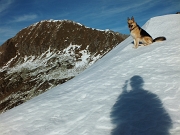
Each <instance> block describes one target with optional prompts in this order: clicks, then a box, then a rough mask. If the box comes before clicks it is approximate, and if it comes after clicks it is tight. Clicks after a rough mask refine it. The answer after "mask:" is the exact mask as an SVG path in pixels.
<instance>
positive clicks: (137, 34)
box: [127, 17, 166, 48]
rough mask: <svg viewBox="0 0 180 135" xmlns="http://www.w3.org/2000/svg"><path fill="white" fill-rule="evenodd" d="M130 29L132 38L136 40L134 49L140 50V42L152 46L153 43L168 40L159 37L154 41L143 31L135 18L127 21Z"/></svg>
mask: <svg viewBox="0 0 180 135" xmlns="http://www.w3.org/2000/svg"><path fill="white" fill-rule="evenodd" d="M127 23H128V27H129V30H130V32H131V36H132V37H133V39H134V48H138V46H139V42H141V43H142V44H143V45H144V46H147V45H149V44H152V43H153V42H157V41H163V40H166V38H165V37H157V38H155V39H154V40H153V38H152V37H151V36H150V35H149V34H148V33H147V32H146V31H145V30H143V29H142V28H141V27H140V26H139V25H137V23H136V22H135V20H134V17H131V19H129V17H128V19H127Z"/></svg>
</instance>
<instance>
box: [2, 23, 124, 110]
mask: <svg viewBox="0 0 180 135" xmlns="http://www.w3.org/2000/svg"><path fill="white" fill-rule="evenodd" d="M126 37H127V36H126V35H123V34H120V33H117V32H113V31H110V30H97V29H93V28H88V27H86V26H84V25H82V24H79V23H76V22H73V21H69V20H57V21H55V20H45V21H40V22H38V23H35V24H33V25H31V26H29V27H27V28H24V29H22V30H21V31H20V32H18V33H17V34H16V35H15V36H14V37H13V38H11V39H9V40H7V41H6V42H5V43H4V44H3V45H2V46H0V113H2V112H5V111H6V110H9V109H11V108H13V107H15V106H18V105H19V104H22V103H24V102H25V101H27V100H29V99H31V98H33V97H35V96H37V95H39V94H41V93H43V92H45V91H47V90H48V89H51V88H52V87H54V86H56V85H58V84H62V83H64V82H66V81H68V80H69V79H71V78H73V77H75V76H76V75H77V74H79V73H80V72H82V71H83V70H84V69H86V68H87V67H89V66H90V65H92V64H93V63H94V62H96V61H97V60H98V59H100V58H101V57H103V56H104V55H105V54H106V53H107V52H109V51H110V50H112V49H113V48H114V47H115V46H116V45H117V44H119V43H120V42H122V41H123V40H124V39H125V38H126Z"/></svg>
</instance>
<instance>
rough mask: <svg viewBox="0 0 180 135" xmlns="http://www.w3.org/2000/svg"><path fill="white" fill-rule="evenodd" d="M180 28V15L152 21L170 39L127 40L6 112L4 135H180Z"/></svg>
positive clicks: (0, 120)
mask: <svg viewBox="0 0 180 135" xmlns="http://www.w3.org/2000/svg"><path fill="white" fill-rule="evenodd" d="M136 21H137V22H138V20H136ZM179 24H180V15H178V14H176V15H166V16H160V17H154V18H152V19H150V20H149V21H148V22H147V23H146V24H145V25H144V27H143V28H144V29H145V30H146V31H147V32H148V33H149V34H150V35H151V36H152V37H153V38H155V37H158V36H165V37H166V38H167V40H166V41H162V42H155V43H153V44H151V45H150V46H146V47H144V46H141V47H139V48H138V49H133V48H132V46H133V44H132V41H133V39H132V38H131V37H129V38H127V39H126V40H125V41H123V42H122V43H121V44H119V45H118V46H117V47H115V48H114V49H113V50H112V51H110V52H109V53H108V54H107V55H105V56H104V57H103V58H102V59H100V60H98V61H97V62H96V63H95V64H93V65H92V66H91V67H89V68H88V69H86V70H85V71H84V72H82V73H81V74H79V75H78V76H76V77H75V78H73V79H72V80H70V81H68V82H66V83H64V84H62V85H59V86H57V87H55V88H53V89H51V90H49V91H47V92H45V93H44V94H41V95H40V96H37V97H35V98H33V99H32V100H30V101H28V102H26V103H24V104H22V105H20V106H18V107H16V108H13V109H12V110H9V111H7V112H5V113H4V114H1V115H0V133H1V135H180V83H179V82H180V38H179V37H180V25H179Z"/></svg>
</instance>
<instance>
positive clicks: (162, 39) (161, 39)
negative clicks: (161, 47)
mask: <svg viewBox="0 0 180 135" xmlns="http://www.w3.org/2000/svg"><path fill="white" fill-rule="evenodd" d="M164 40H166V38H165V37H157V38H155V39H154V40H153V42H158V41H164Z"/></svg>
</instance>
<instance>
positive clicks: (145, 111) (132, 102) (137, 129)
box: [110, 75, 172, 135]
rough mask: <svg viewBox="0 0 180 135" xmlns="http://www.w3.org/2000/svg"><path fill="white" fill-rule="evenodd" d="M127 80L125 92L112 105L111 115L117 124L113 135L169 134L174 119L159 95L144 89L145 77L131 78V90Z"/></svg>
mask: <svg viewBox="0 0 180 135" xmlns="http://www.w3.org/2000/svg"><path fill="white" fill-rule="evenodd" d="M127 84H128V81H125V84H124V87H123V92H122V94H121V95H120V96H119V97H118V99H117V101H116V103H115V104H114V105H113V107H112V111H111V114H110V117H111V119H112V123H113V124H114V125H115V126H116V127H115V128H114V129H113V130H112V131H111V135H169V129H170V128H171V127H172V121H171V118H170V116H169V115H168V113H167V112H166V110H165V109H164V108H163V104H162V102H161V101H160V99H159V97H158V96H157V95H155V94H153V93H151V92H149V91H147V90H144V89H143V88H142V87H143V84H144V81H143V78H142V77H140V76H137V75H136V76H133V77H132V78H131V79H130V85H131V87H132V90H131V91H129V92H128V91H127Z"/></svg>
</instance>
